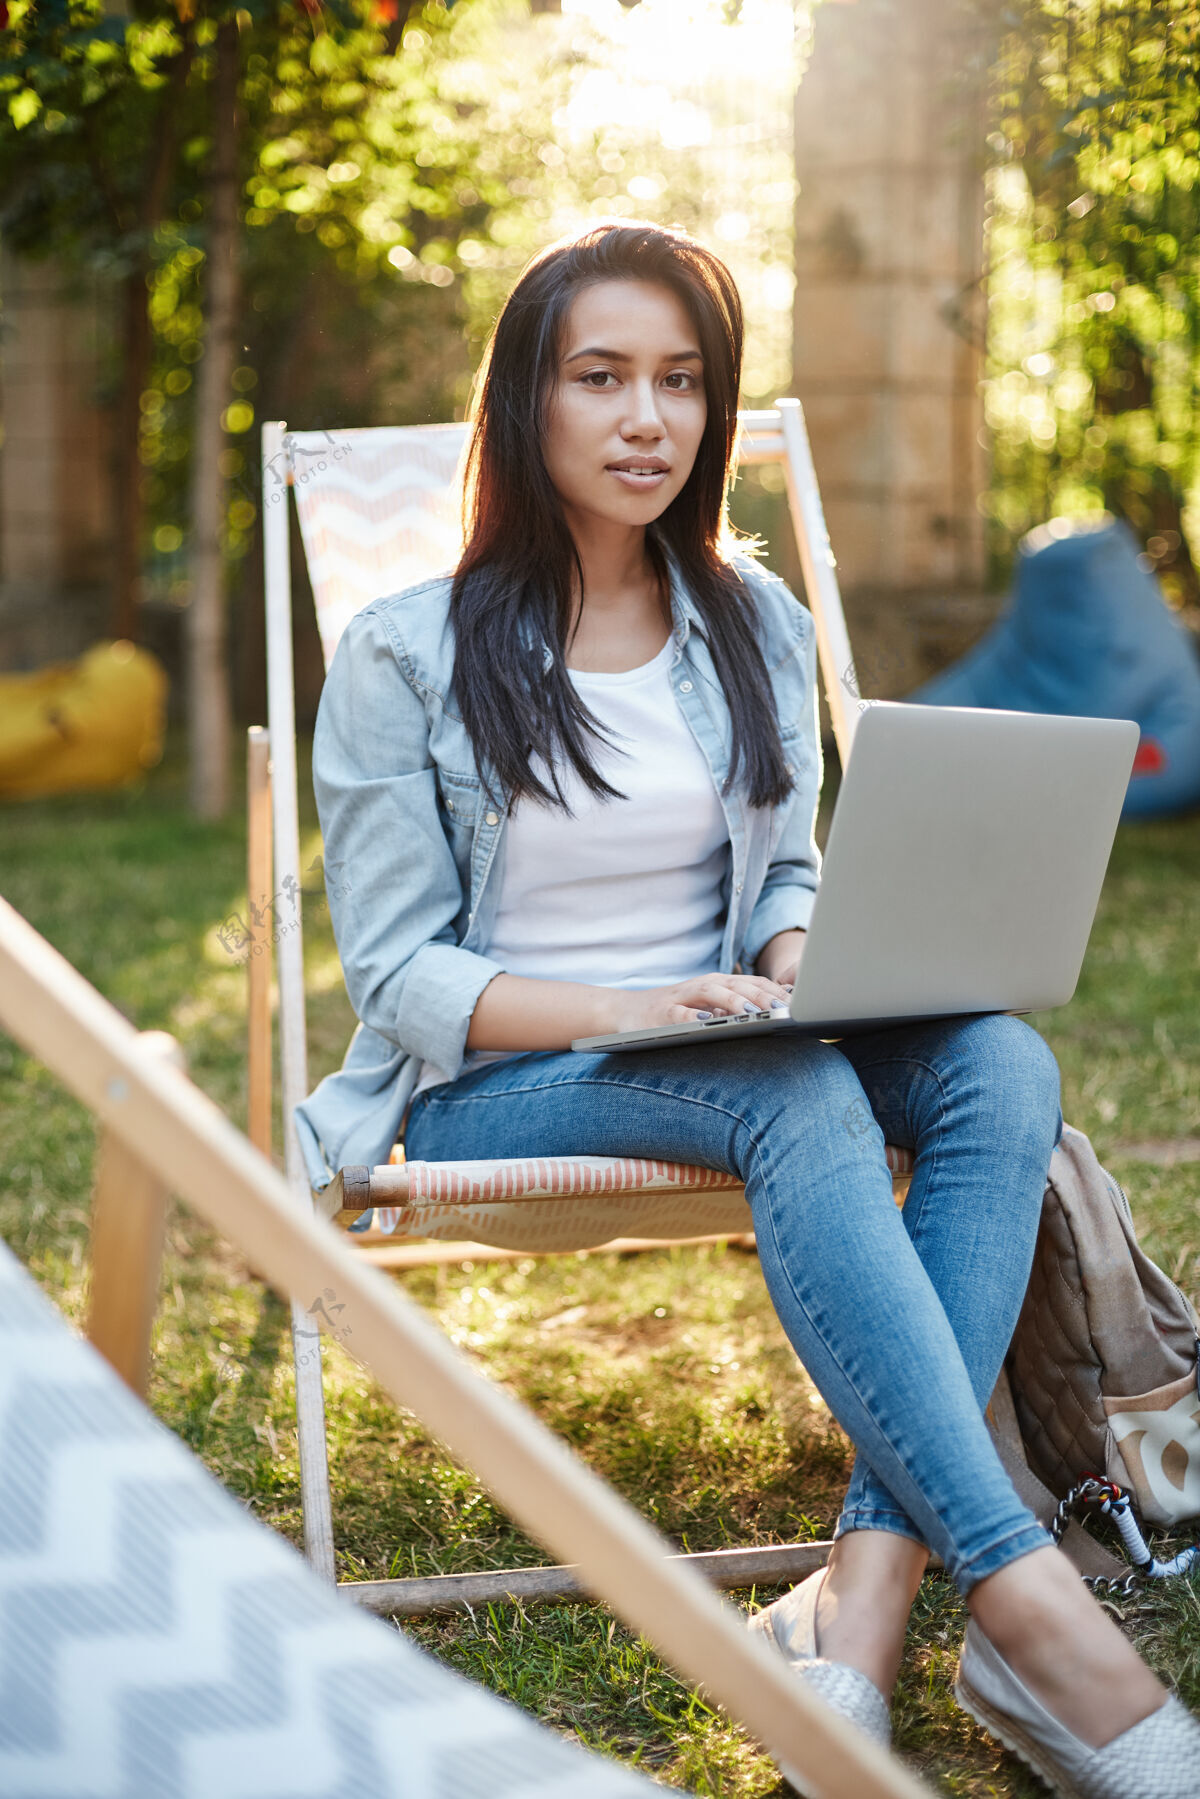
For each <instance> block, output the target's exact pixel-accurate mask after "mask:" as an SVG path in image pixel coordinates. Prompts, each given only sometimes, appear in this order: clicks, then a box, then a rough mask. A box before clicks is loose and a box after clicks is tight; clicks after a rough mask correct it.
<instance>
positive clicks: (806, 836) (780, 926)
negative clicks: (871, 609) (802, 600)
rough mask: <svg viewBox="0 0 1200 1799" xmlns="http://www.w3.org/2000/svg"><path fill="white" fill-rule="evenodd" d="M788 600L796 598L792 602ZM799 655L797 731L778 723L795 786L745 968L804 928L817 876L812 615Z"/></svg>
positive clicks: (749, 932) (818, 772)
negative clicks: (785, 935)
mask: <svg viewBox="0 0 1200 1799" xmlns="http://www.w3.org/2000/svg"><path fill="white" fill-rule="evenodd" d="M788 597H789V599H791V596H790V595H789V596H788ZM791 604H792V605H795V604H796V601H795V600H791ZM797 655H798V656H800V655H802V656H803V668H804V680H803V685H802V689H801V697H800V702H799V707H798V716H799V729H798V730H797V731H795V732H794V733H793V734H791V735H789V734H788V730H789V724H790V722H791V721H790V720H789V719H788V718H787V717H784V716H781V717H780V721H779V722H780V726H781V728H782V730H783V731H784V733H785V735H784V741H783V747H784V753H785V754H786V755H787V758H788V760H789V761H790V762H791V764H792V766H793V769H794V771H795V777H796V787H795V791H794V792H793V793H792V795H791V797H790V799H788V800H787V801H785V802H784V803H785V806H786V812H785V816H784V821H783V828H782V830H781V831H780V833H779V841H778V842H777V843H776V845H775V849H774V851H773V853H772V856H771V860H770V863H769V865H768V868H767V872H766V875H765V876H764V878H763V884H762V887H761V889H760V890H759V895H758V899H757V901H756V902H755V905H754V910H753V911H752V913H751V914H750V923H749V924H748V926H747V927H746V936H745V941H744V944H743V951H742V961H743V964H744V966H746V967H747V968H753V966H754V964H755V962H757V960H758V958H759V956H760V955H761V954H762V952H763V949H764V948H765V946H766V945H767V944H768V943H769V942H770V941H771V938H772V937H775V936H778V934H779V932H780V931H796V930H803V931H806V930H807V929H808V926H809V920H810V919H811V917H812V910H813V905H814V903H815V901H816V897H817V885H818V882H819V881H820V878H821V852H820V850H819V849H818V848H817V840H816V836H815V828H816V822H817V808H818V806H819V805H820V800H821V780H822V776H823V773H824V767H823V763H822V758H821V726H820V710H819V701H818V697H817V634H816V630H815V628H814V626H813V625H812V622H811V619H810V620H809V621H808V625H807V629H806V636H805V641H804V644H803V647H802V649H800V650H798V651H797Z"/></svg>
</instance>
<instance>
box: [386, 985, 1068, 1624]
mask: <svg viewBox="0 0 1200 1799" xmlns="http://www.w3.org/2000/svg"><path fill="white" fill-rule="evenodd" d="M1061 1134H1062V1113H1061V1111H1060V1110H1059V1076H1058V1064H1057V1062H1056V1061H1055V1058H1054V1055H1053V1053H1052V1051H1051V1050H1050V1049H1049V1047H1048V1046H1047V1044H1046V1043H1045V1041H1044V1040H1043V1039H1042V1038H1041V1037H1040V1036H1039V1035H1038V1034H1037V1032H1036V1031H1034V1030H1033V1029H1032V1028H1031V1027H1030V1026H1029V1025H1027V1024H1026V1023H1025V1022H1024V1021H1023V1020H1022V1019H1019V1018H1015V1017H1010V1016H1008V1015H1006V1014H1003V1013H985V1014H980V1015H976V1016H971V1017H967V1018H958V1019H952V1020H948V1021H947V1020H942V1021H939V1022H937V1023H934V1024H924V1025H919V1026H900V1027H897V1028H894V1029H891V1030H883V1031H874V1032H872V1033H870V1034H869V1035H865V1036H858V1037H846V1038H843V1039H841V1041H840V1042H838V1043H837V1044H829V1043H822V1042H821V1041H819V1040H818V1039H814V1038H806V1037H792V1036H782V1037H776V1038H775V1039H773V1040H772V1041H765V1040H764V1039H762V1038H759V1039H757V1040H755V1039H752V1038H750V1039H745V1040H743V1041H742V1042H737V1041H732V1042H731V1041H729V1040H727V1039H726V1040H722V1041H721V1042H720V1043H714V1044H713V1045H712V1046H711V1047H708V1046H706V1047H704V1048H703V1049H701V1048H698V1047H696V1046H694V1045H692V1046H683V1045H681V1046H679V1047H673V1048H666V1049H661V1050H643V1051H639V1052H635V1053H632V1054H623V1055H612V1054H590V1055H587V1054H574V1053H572V1052H566V1053H563V1052H559V1051H556V1050H554V1051H538V1052H535V1053H531V1054H524V1055H520V1056H516V1057H513V1058H512V1059H511V1060H508V1061H504V1062H496V1063H492V1064H490V1065H489V1064H485V1065H484V1066H483V1067H481V1068H478V1069H475V1070H473V1071H472V1072H470V1073H468V1074H465V1075H461V1076H460V1077H459V1078H458V1079H457V1080H455V1081H451V1082H448V1083H447V1084H446V1085H444V1086H441V1087H435V1088H431V1089H429V1090H428V1091H427V1092H425V1093H423V1094H421V1095H420V1096H419V1098H418V1099H417V1100H416V1102H415V1104H414V1106H413V1108H412V1111H411V1113H410V1116H409V1121H408V1126H407V1130H406V1133H405V1146H406V1151H407V1154H408V1156H409V1157H410V1158H412V1159H414V1160H418V1159H419V1160H425V1161H435V1162H436V1161H453V1160H458V1159H475V1158H480V1157H493V1156H495V1157H506V1156H564V1155H581V1154H591V1155H613V1156H651V1157H662V1158H665V1159H666V1160H669V1161H678V1162H687V1163H699V1164H701V1165H703V1166H705V1167H709V1168H720V1169H724V1170H725V1171H726V1172H728V1173H732V1174H736V1175H737V1176H738V1178H739V1179H740V1180H742V1181H744V1183H745V1187H746V1198H747V1200H748V1201H749V1204H750V1208H751V1212H752V1214H753V1218H754V1228H755V1231H756V1233H757V1237H758V1250H759V1257H760V1259H761V1263H762V1269H763V1274H764V1276H765V1278H766V1282H767V1287H768V1290H769V1292H770V1295H771V1299H772V1302H773V1304H774V1306H775V1310H776V1311H777V1313H778V1314H779V1318H780V1320H781V1322H782V1324H783V1328H784V1330H785V1331H786V1332H787V1335H788V1337H789V1338H790V1340H791V1342H792V1345H793V1347H794V1348H795V1351H796V1353H797V1355H798V1356H799V1357H800V1360H801V1361H802V1362H803V1364H804V1366H805V1368H806V1369H807V1370H808V1373H809V1375H810V1377H811V1379H812V1380H813V1382H814V1383H815V1385H816V1386H817V1388H818V1389H819V1391H820V1392H821V1394H822V1396H823V1398H824V1400H825V1402H826V1404H827V1405H828V1407H829V1409H830V1411H831V1412H832V1413H833V1415H834V1417H835V1418H836V1419H837V1420H838V1422H839V1424H840V1425H841V1426H842V1428H843V1429H844V1430H845V1431H846V1433H847V1435H848V1436H849V1437H850V1438H851V1440H852V1441H853V1443H854V1444H855V1447H856V1449H857V1451H858V1455H857V1459H856V1461H855V1465H854V1473H853V1477H852V1479H851V1482H850V1488H849V1491H848V1492H847V1494H846V1499H845V1504H844V1507H843V1510H842V1514H841V1517H840V1518H839V1520H838V1527H837V1528H838V1534H839V1535H840V1534H841V1533H842V1532H844V1531H850V1530H887V1531H893V1532H895V1533H897V1534H898V1535H900V1536H906V1537H910V1538H912V1539H914V1540H915V1541H917V1542H920V1543H923V1544H925V1545H927V1546H928V1547H929V1548H931V1549H934V1550H936V1551H937V1553H938V1554H939V1555H940V1556H941V1557H942V1559H943V1561H944V1563H945V1565H946V1567H947V1569H948V1570H949V1572H950V1574H951V1575H952V1576H953V1578H954V1580H955V1581H956V1582H957V1584H958V1586H959V1588H960V1590H961V1591H962V1592H964V1593H966V1592H968V1591H969V1590H970V1588H971V1587H972V1586H973V1585H974V1584H975V1582H976V1581H979V1580H982V1579H983V1578H984V1577H985V1576H986V1575H989V1574H994V1573H995V1572H996V1571H997V1570H998V1569H1000V1568H1003V1567H1005V1566H1006V1565H1007V1564H1008V1563H1009V1562H1012V1561H1015V1560H1017V1558H1018V1557H1020V1556H1023V1555H1028V1554H1030V1553H1031V1552H1032V1551H1033V1550H1035V1549H1041V1548H1044V1547H1045V1546H1046V1545H1047V1544H1048V1543H1049V1541H1050V1538H1049V1536H1048V1535H1047V1533H1046V1532H1045V1531H1044V1530H1043V1529H1042V1527H1041V1525H1040V1524H1039V1523H1038V1522H1037V1520H1036V1519H1035V1518H1034V1516H1033V1514H1032V1513H1031V1512H1030V1511H1029V1510H1028V1509H1027V1508H1026V1506H1025V1505H1023V1504H1022V1502H1021V1501H1020V1500H1019V1499H1018V1497H1017V1494H1016V1492H1015V1490H1014V1488H1013V1485H1012V1482H1011V1481H1010V1480H1009V1478H1008V1475H1007V1474H1006V1473H1005V1471H1004V1467H1003V1465H1002V1463H1001V1462H1000V1459H999V1457H998V1455H997V1454H996V1450H995V1448H994V1446H993V1444H992V1440H991V1437H990V1436H989V1434H988V1430H987V1426H986V1425H985V1423H984V1420H983V1409H984V1407H985V1406H986V1404H987V1401H988V1399H989V1397H990V1395H991V1391H992V1388H993V1386H994V1385H995V1382H996V1378H997V1376H998V1375H999V1372H1000V1369H1001V1366H1002V1364H1003V1361H1004V1356H1005V1353H1006V1351H1007V1349H1008V1345H1009V1342H1010V1339H1011V1337H1012V1333H1013V1329H1014V1327H1015V1325H1016V1321H1017V1315H1018V1313H1019V1311H1020V1309H1021V1302H1022V1299H1023V1297H1024V1294H1025V1288H1026V1285H1027V1283H1028V1279H1029V1270H1030V1267H1031V1264H1032V1260H1033V1248H1034V1240H1035V1237H1036V1235H1037V1227H1038V1219H1039V1216H1040V1213H1041V1204H1042V1194H1043V1192H1044V1189H1045V1184H1046V1174H1047V1171H1048V1169H1049V1166H1050V1156H1051V1152H1052V1151H1053V1149H1054V1146H1055V1144H1056V1143H1057V1142H1058V1140H1059V1137H1060V1136H1061ZM885 1142H890V1143H896V1144H902V1145H905V1146H906V1147H908V1148H910V1149H913V1150H914V1151H915V1152H916V1154H915V1167H914V1172H913V1177H912V1184H911V1186H910V1188H909V1192H908V1198H907V1200H906V1202H905V1205H904V1208H903V1211H900V1210H899V1209H898V1208H897V1206H896V1204H895V1200H894V1198H893V1194H892V1179H891V1175H890V1174H889V1172H888V1168H887V1164H886V1161H885V1159H884V1143H885Z"/></svg>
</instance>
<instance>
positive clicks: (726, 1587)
mask: <svg viewBox="0 0 1200 1799" xmlns="http://www.w3.org/2000/svg"><path fill="white" fill-rule="evenodd" d="M832 1548H833V1544H832V1542H828V1543H826V1542H819V1543H767V1544H764V1545H763V1546H762V1547H761V1548H759V1549H718V1550H714V1551H711V1552H708V1553H700V1554H695V1555H676V1556H672V1558H671V1559H672V1561H676V1562H684V1563H686V1564H687V1566H688V1567H689V1568H690V1569H691V1571H692V1572H693V1573H694V1574H699V1575H700V1576H701V1577H702V1578H703V1579H704V1580H706V1581H707V1582H708V1583H709V1585H710V1586H713V1587H716V1588H718V1589H719V1590H720V1591H724V1592H732V1591H733V1590H734V1589H735V1588H737V1587H779V1586H783V1585H784V1584H785V1583H786V1582H788V1581H794V1580H803V1578H804V1576H805V1575H806V1574H811V1573H812V1572H813V1570H814V1569H815V1568H823V1567H824V1566H825V1563H826V1562H827V1561H828V1560H829V1551H830V1550H831V1549H832ZM338 1592H339V1593H342V1594H344V1595H345V1597H346V1598H347V1599H351V1600H353V1601H354V1603H355V1605H361V1606H362V1607H363V1608H364V1609H365V1610H366V1611H369V1612H376V1613H378V1614H379V1615H380V1616H381V1617H384V1618H428V1617H430V1616H432V1615H433V1614H434V1613H436V1612H468V1611H470V1610H471V1609H472V1607H474V1606H477V1605H488V1604H489V1603H491V1602H494V1601H496V1600H501V1601H503V1600H506V1599H586V1598H587V1596H588V1590H587V1586H586V1584H585V1583H584V1581H583V1580H582V1579H581V1577H580V1573H579V1569H578V1568H492V1569H488V1570H486V1571H484V1572H482V1573H479V1574H432V1575H429V1576H427V1577H426V1578H425V1579H421V1578H414V1579H412V1580H344V1581H342V1582H341V1583H340V1584H339V1586H338Z"/></svg>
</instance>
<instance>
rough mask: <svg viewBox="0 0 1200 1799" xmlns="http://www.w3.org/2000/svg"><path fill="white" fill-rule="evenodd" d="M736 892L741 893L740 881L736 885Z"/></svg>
mask: <svg viewBox="0 0 1200 1799" xmlns="http://www.w3.org/2000/svg"><path fill="white" fill-rule="evenodd" d="M737 890H738V892H739V893H740V892H741V891H742V883H741V882H740V881H739V882H738V884H737Z"/></svg>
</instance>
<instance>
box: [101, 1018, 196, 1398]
mask: <svg viewBox="0 0 1200 1799" xmlns="http://www.w3.org/2000/svg"><path fill="white" fill-rule="evenodd" d="M140 1042H141V1044H142V1047H143V1049H144V1050H145V1052H146V1053H147V1054H149V1055H152V1056H158V1057H160V1058H161V1059H162V1060H163V1062H164V1063H169V1064H170V1065H171V1066H173V1067H175V1068H180V1069H182V1068H183V1066H184V1062H183V1052H182V1050H181V1049H180V1047H179V1045H178V1044H177V1043H176V1041H175V1039H174V1038H173V1037H169V1036H168V1035H167V1033H166V1032H165V1031H143V1032H142V1035H141V1038H140ZM168 1195H169V1189H168V1188H167V1186H166V1184H165V1183H164V1181H163V1180H162V1179H161V1177H160V1176H159V1174H158V1173H157V1172H156V1171H155V1170H154V1169H153V1168H152V1167H148V1166H147V1164H146V1163H145V1162H144V1161H143V1160H142V1158H141V1156H140V1155H138V1153H137V1151H136V1149H135V1148H134V1147H133V1146H132V1145H131V1144H130V1143H129V1142H128V1141H127V1140H126V1139H125V1138H123V1137H121V1136H119V1135H118V1134H117V1133H116V1132H114V1131H107V1130H106V1131H103V1132H102V1133H101V1135H100V1141H99V1146H98V1150H97V1155H96V1178H95V1183H94V1186H93V1189H92V1242H91V1260H92V1267H91V1289H92V1290H91V1298H90V1302H89V1309H88V1326H87V1334H88V1339H89V1341H90V1342H91V1343H93V1344H94V1345H95V1347H96V1348H97V1349H98V1350H99V1351H100V1354H101V1355H102V1356H103V1357H104V1359H105V1361H107V1362H109V1363H110V1364H111V1366H112V1367H113V1368H115V1369H116V1371H117V1373H118V1374H119V1375H120V1377H121V1379H122V1380H123V1381H124V1382H125V1385H126V1386H127V1387H132V1389H133V1391H134V1392H135V1393H136V1394H137V1396H138V1398H139V1399H144V1398H145V1397H146V1387H147V1382H148V1380H149V1376H150V1338H151V1334H152V1332H153V1329H154V1314H155V1313H156V1312H157V1310H158V1289H159V1285H160V1282H161V1279H162V1256H163V1241H164V1238H165V1235H166V1225H167V1199H168Z"/></svg>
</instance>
